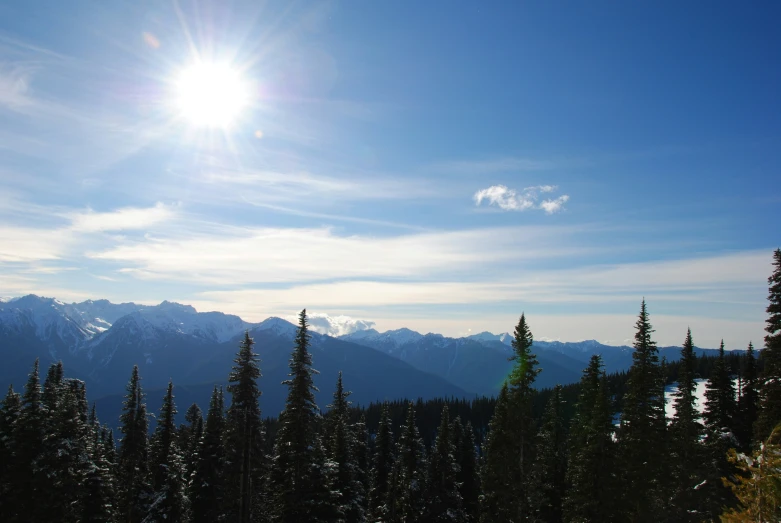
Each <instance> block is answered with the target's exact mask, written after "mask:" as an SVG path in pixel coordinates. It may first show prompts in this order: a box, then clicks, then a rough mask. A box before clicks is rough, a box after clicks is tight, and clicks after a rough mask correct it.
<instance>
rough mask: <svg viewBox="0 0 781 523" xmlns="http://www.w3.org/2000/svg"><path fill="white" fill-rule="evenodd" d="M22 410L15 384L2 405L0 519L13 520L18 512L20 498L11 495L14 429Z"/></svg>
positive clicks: (0, 423)
mask: <svg viewBox="0 0 781 523" xmlns="http://www.w3.org/2000/svg"><path fill="white" fill-rule="evenodd" d="M21 411H22V397H21V396H20V395H19V394H18V393H16V392H14V388H13V386H9V387H8V393H7V394H6V396H5V398H4V399H3V404H2V406H1V407H0V500H3V502H2V503H0V521H12V520H13V519H14V518H15V514H16V504H17V503H18V500H15V499H13V498H12V497H11V493H12V488H13V486H14V481H15V478H14V476H13V474H14V467H13V465H14V453H15V450H16V447H15V445H14V440H13V437H14V431H15V430H16V423H17V420H18V419H19V415H20V414H21Z"/></svg>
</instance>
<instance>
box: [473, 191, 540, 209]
mask: <svg viewBox="0 0 781 523" xmlns="http://www.w3.org/2000/svg"><path fill="white" fill-rule="evenodd" d="M474 199H475V203H476V204H477V205H480V204H481V203H483V200H486V201H487V202H488V205H496V206H497V207H499V208H500V209H503V210H505V211H525V210H527V209H531V208H533V207H534V199H533V198H531V197H529V195H527V194H526V193H523V194H518V193H517V192H515V190H513V189H508V188H507V187H505V186H504V185H494V186H491V187H489V188H487V189H482V190H480V191H477V192H476V193H475V196H474Z"/></svg>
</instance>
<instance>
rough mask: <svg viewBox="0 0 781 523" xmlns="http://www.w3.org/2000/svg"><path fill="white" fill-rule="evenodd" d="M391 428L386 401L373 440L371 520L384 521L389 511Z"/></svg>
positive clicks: (370, 498)
mask: <svg viewBox="0 0 781 523" xmlns="http://www.w3.org/2000/svg"><path fill="white" fill-rule="evenodd" d="M393 464H394V456H393V430H392V429H391V421H390V410H389V406H388V403H387V402H386V403H384V404H383V406H382V413H381V414H380V425H379V427H378V428H377V436H376V438H375V440H374V463H373V464H372V471H371V489H370V490H369V514H370V518H371V521H384V519H385V518H386V517H387V513H388V511H389V507H388V505H387V503H388V495H389V492H390V488H391V477H392V473H393Z"/></svg>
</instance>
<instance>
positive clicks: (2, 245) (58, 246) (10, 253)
mask: <svg viewBox="0 0 781 523" xmlns="http://www.w3.org/2000/svg"><path fill="white" fill-rule="evenodd" d="M72 240H73V235H72V234H71V233H70V231H68V230H67V229H39V228H31V227H0V262H34V261H40V260H57V259H60V258H62V257H63V256H64V255H65V253H66V252H67V250H68V247H69V246H70V244H71V243H72Z"/></svg>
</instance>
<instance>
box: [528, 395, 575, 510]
mask: <svg viewBox="0 0 781 523" xmlns="http://www.w3.org/2000/svg"><path fill="white" fill-rule="evenodd" d="M563 410H564V400H563V398H562V395H561V385H556V387H554V389H553V395H552V396H551V399H550V401H549V402H548V406H547V408H546V409H545V414H544V416H543V418H542V425H541V427H540V432H539V434H538V435H537V452H536V456H535V462H534V475H535V481H534V486H535V488H536V492H535V495H534V500H535V503H534V504H535V506H536V507H535V508H536V510H535V519H536V520H537V521H541V522H547V523H556V522H560V521H562V498H563V497H564V490H565V483H564V477H565V474H566V472H567V434H566V428H565V427H564V418H563Z"/></svg>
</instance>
